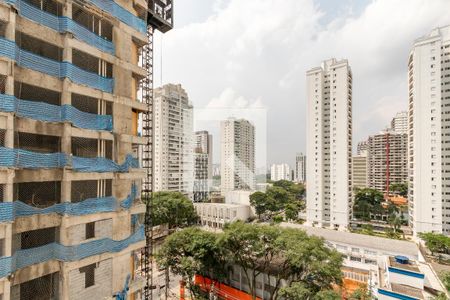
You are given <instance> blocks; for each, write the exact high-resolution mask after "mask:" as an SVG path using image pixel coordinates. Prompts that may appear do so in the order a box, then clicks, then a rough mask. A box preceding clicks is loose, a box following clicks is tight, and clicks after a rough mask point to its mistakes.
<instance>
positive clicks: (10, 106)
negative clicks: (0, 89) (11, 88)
mask: <svg viewBox="0 0 450 300" xmlns="http://www.w3.org/2000/svg"><path fill="white" fill-rule="evenodd" d="M0 111H4V112H15V113H16V114H17V116H19V117H24V118H30V119H34V120H40V121H45V122H70V123H72V124H73V125H74V126H75V127H79V128H85V129H92V130H107V131H112V130H113V123H112V116H110V115H97V114H91V113H86V112H82V111H79V110H78V109H76V108H75V107H73V106H71V105H68V104H65V105H62V106H59V105H52V104H48V103H45V102H36V101H28V100H21V99H17V98H15V97H14V96H11V95H5V94H0Z"/></svg>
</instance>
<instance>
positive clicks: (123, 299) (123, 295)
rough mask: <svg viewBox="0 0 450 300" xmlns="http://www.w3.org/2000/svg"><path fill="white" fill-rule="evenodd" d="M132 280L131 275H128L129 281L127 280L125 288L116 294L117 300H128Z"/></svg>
mask: <svg viewBox="0 0 450 300" xmlns="http://www.w3.org/2000/svg"><path fill="white" fill-rule="evenodd" d="M130 279H131V275H130V274H128V275H127V279H125V286H124V287H123V290H121V291H120V292H118V293H117V294H115V296H116V300H127V293H128V286H129V285H130Z"/></svg>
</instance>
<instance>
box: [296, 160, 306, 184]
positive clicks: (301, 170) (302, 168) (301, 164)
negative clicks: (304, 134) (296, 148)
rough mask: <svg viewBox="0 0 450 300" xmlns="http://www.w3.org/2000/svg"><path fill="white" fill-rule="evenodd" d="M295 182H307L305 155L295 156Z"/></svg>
mask: <svg viewBox="0 0 450 300" xmlns="http://www.w3.org/2000/svg"><path fill="white" fill-rule="evenodd" d="M294 181H295V182H301V183H305V182H306V156H305V155H303V153H297V155H296V156H295V174H294Z"/></svg>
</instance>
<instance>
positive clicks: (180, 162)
mask: <svg viewBox="0 0 450 300" xmlns="http://www.w3.org/2000/svg"><path fill="white" fill-rule="evenodd" d="M154 95H155V98H154V128H155V130H154V140H153V142H154V168H155V170H154V179H153V184H154V188H155V191H174V192H181V193H183V194H185V195H186V196H188V197H190V198H191V199H192V197H193V195H192V193H193V188H194V156H193V154H194V139H193V135H194V132H193V107H192V105H191V103H190V101H189V98H188V95H187V93H186V92H185V90H184V89H183V88H182V87H181V85H180V84H166V85H164V86H163V87H160V88H156V89H155V93H154Z"/></svg>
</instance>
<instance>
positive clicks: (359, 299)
mask: <svg viewBox="0 0 450 300" xmlns="http://www.w3.org/2000/svg"><path fill="white" fill-rule="evenodd" d="M348 299H349V300H369V299H372V295H371V294H370V291H369V290H368V289H367V286H360V287H359V288H357V289H356V290H355V291H354V292H353V293H352V294H351V295H350V297H349V298H348Z"/></svg>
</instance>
